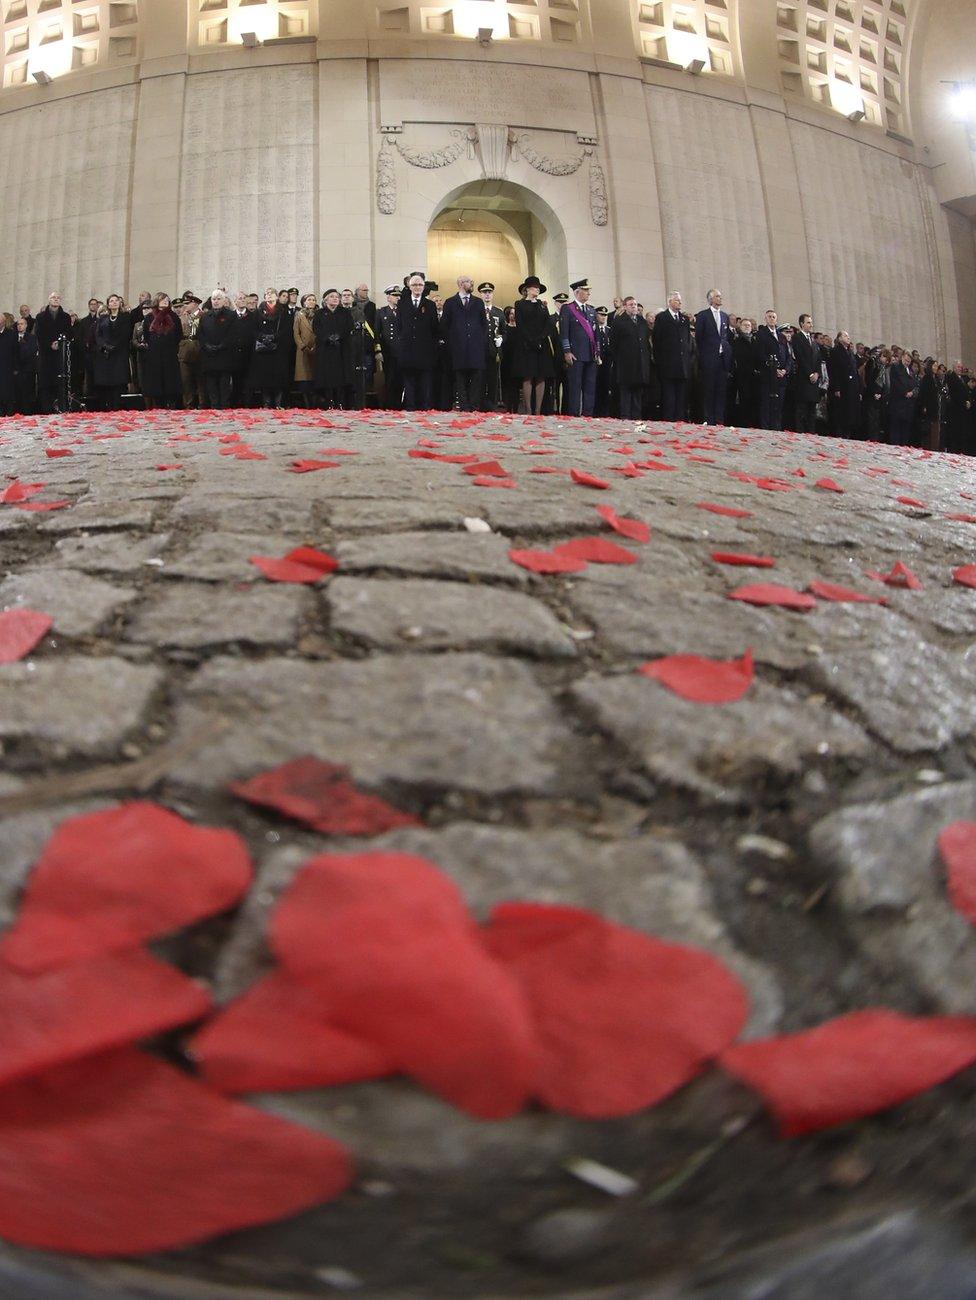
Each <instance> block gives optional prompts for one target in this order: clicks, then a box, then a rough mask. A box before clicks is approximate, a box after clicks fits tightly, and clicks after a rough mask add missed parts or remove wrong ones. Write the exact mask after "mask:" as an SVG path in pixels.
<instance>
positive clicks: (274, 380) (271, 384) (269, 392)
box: [247, 289, 293, 408]
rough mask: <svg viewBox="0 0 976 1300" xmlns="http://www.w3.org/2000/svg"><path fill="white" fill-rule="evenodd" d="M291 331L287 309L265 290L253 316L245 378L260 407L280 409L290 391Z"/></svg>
mask: <svg viewBox="0 0 976 1300" xmlns="http://www.w3.org/2000/svg"><path fill="white" fill-rule="evenodd" d="M292 329H293V324H292V318H291V315H290V314H289V312H288V308H287V307H283V306H281V305H280V304H279V302H278V294H277V292H276V291H275V290H274V289H268V290H267V291H266V292H265V295H264V302H263V303H262V304H261V306H260V307H259V308H258V309H257V312H256V313H255V316H254V352H253V354H252V356H251V368H250V370H249V372H248V377H247V386H248V388H249V389H250V390H251V392H253V393H255V394H257V396H258V397H259V399H260V403H261V405H262V406H266V407H269V406H275V407H278V408H280V407H281V404H282V400H283V398H284V395H285V392H286V391H287V390H288V389H289V388H290V387H291V367H292V351H291V349H292V346H293V343H292Z"/></svg>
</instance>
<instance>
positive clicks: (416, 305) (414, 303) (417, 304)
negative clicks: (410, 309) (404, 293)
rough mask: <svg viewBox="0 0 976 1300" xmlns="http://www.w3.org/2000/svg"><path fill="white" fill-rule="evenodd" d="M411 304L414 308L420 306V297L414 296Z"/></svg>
mask: <svg viewBox="0 0 976 1300" xmlns="http://www.w3.org/2000/svg"><path fill="white" fill-rule="evenodd" d="M413 305H414V309H416V308H417V307H419V306H420V299H419V298H414V300H413Z"/></svg>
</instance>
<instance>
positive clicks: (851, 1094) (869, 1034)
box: [721, 1010, 976, 1137]
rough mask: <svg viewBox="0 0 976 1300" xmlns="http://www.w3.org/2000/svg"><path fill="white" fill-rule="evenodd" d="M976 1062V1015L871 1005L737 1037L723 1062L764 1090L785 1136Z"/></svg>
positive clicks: (872, 1109) (847, 1117)
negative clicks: (771, 1032)
mask: <svg viewBox="0 0 976 1300" xmlns="http://www.w3.org/2000/svg"><path fill="white" fill-rule="evenodd" d="M973 1061H976V1019H973V1018H970V1017H965V1016H957V1017H952V1016H943V1017H939V1016H935V1017H932V1018H930V1019H912V1018H910V1017H907V1016H901V1015H899V1014H898V1013H897V1012H895V1011H886V1010H869V1011H855V1012H853V1013H852V1014H851V1015H847V1016H840V1017H839V1018H838V1019H836V1020H828V1021H827V1022H826V1024H822V1025H818V1026H817V1027H816V1028H815V1029H807V1030H804V1031H803V1032H802V1033H799V1034H784V1035H782V1036H780V1037H777V1038H766V1039H762V1040H761V1041H758V1042H752V1043H739V1044H738V1045H736V1046H735V1047H730V1048H729V1050H728V1051H726V1052H724V1053H723V1055H722V1058H721V1065H722V1068H723V1069H725V1070H727V1071H728V1072H729V1073H730V1074H734V1075H735V1077H736V1078H737V1079H741V1080H742V1082H743V1083H745V1084H748V1085H749V1087H750V1088H754V1089H755V1090H756V1091H757V1092H758V1093H759V1094H760V1095H761V1096H762V1098H763V1100H764V1101H765V1102H766V1105H767V1106H768V1107H769V1109H770V1110H771V1111H772V1112H773V1114H774V1115H775V1116H776V1120H777V1122H778V1124H779V1129H780V1132H781V1134H782V1135H783V1137H796V1136H798V1135H799V1134H801V1133H811V1132H814V1131H816V1130H818V1129H824V1128H830V1127H831V1126H832V1125H835V1124H847V1123H849V1122H850V1121H851V1120H856V1119H861V1118H862V1117H863V1116H865V1115H874V1114H876V1112H878V1111H880V1110H886V1109H887V1108H888V1107H889V1106H896V1105H898V1103H899V1102H902V1101H905V1100H907V1098H909V1097H914V1096H915V1095H916V1094H917V1093H920V1092H924V1091H925V1090H926V1089H927V1088H931V1087H934V1085H935V1084H937V1083H941V1082H942V1081H943V1080H944V1079H948V1078H950V1077H951V1076H952V1075H953V1074H956V1073H957V1072H958V1071H959V1070H963V1069H965V1068H966V1066H968V1065H971V1064H972V1062H973Z"/></svg>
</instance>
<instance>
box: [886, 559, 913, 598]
mask: <svg viewBox="0 0 976 1300" xmlns="http://www.w3.org/2000/svg"><path fill="white" fill-rule="evenodd" d="M880 577H881V581H882V582H883V583H885V584H886V585H887V586H889V587H907V588H908V590H909V591H921V590H922V584H921V582H919V580H918V578H916V576H915V574H914V573H912V571H911V569H910V568H909V567H908V565H907V564H903V563H902V562H901V560H897V561H896V562H895V564H894V565H893V566H892V569H891V572H890V573H884V574H881V575H880Z"/></svg>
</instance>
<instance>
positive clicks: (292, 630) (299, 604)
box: [127, 582, 311, 650]
mask: <svg viewBox="0 0 976 1300" xmlns="http://www.w3.org/2000/svg"><path fill="white" fill-rule="evenodd" d="M310 599H311V597H310V596H309V594H308V593H307V592H305V591H302V590H300V589H298V588H296V587H287V586H275V585H273V584H272V583H267V582H257V583H254V584H253V585H252V586H249V587H247V588H245V589H244V590H243V591H238V590H234V589H233V588H229V589H226V590H217V591H215V590H214V589H213V587H212V586H210V585H208V584H206V583H197V582H180V583H169V584H167V585H166V586H165V587H163V589H162V590H157V591H156V592H154V593H153V595H152V597H151V600H150V601H149V603H147V604H146V605H145V606H144V607H143V608H142V609H140V610H139V612H138V613H137V614H136V615H135V617H134V619H133V620H132V623H131V626H130V627H129V628H128V631H127V636H128V639H129V640H131V641H144V642H148V643H149V644H151V645H159V646H177V647H180V648H182V649H188V650H192V649H200V648H202V647H204V646H217V645H226V644H227V643H228V642H231V641H236V642H240V643H241V644H242V645H260V646H278V645H292V644H293V643H294V641H295V640H296V638H297V635H298V626H299V622H300V620H301V617H302V614H303V612H305V611H306V610H308V609H309V608H310V605H309V601H310Z"/></svg>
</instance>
